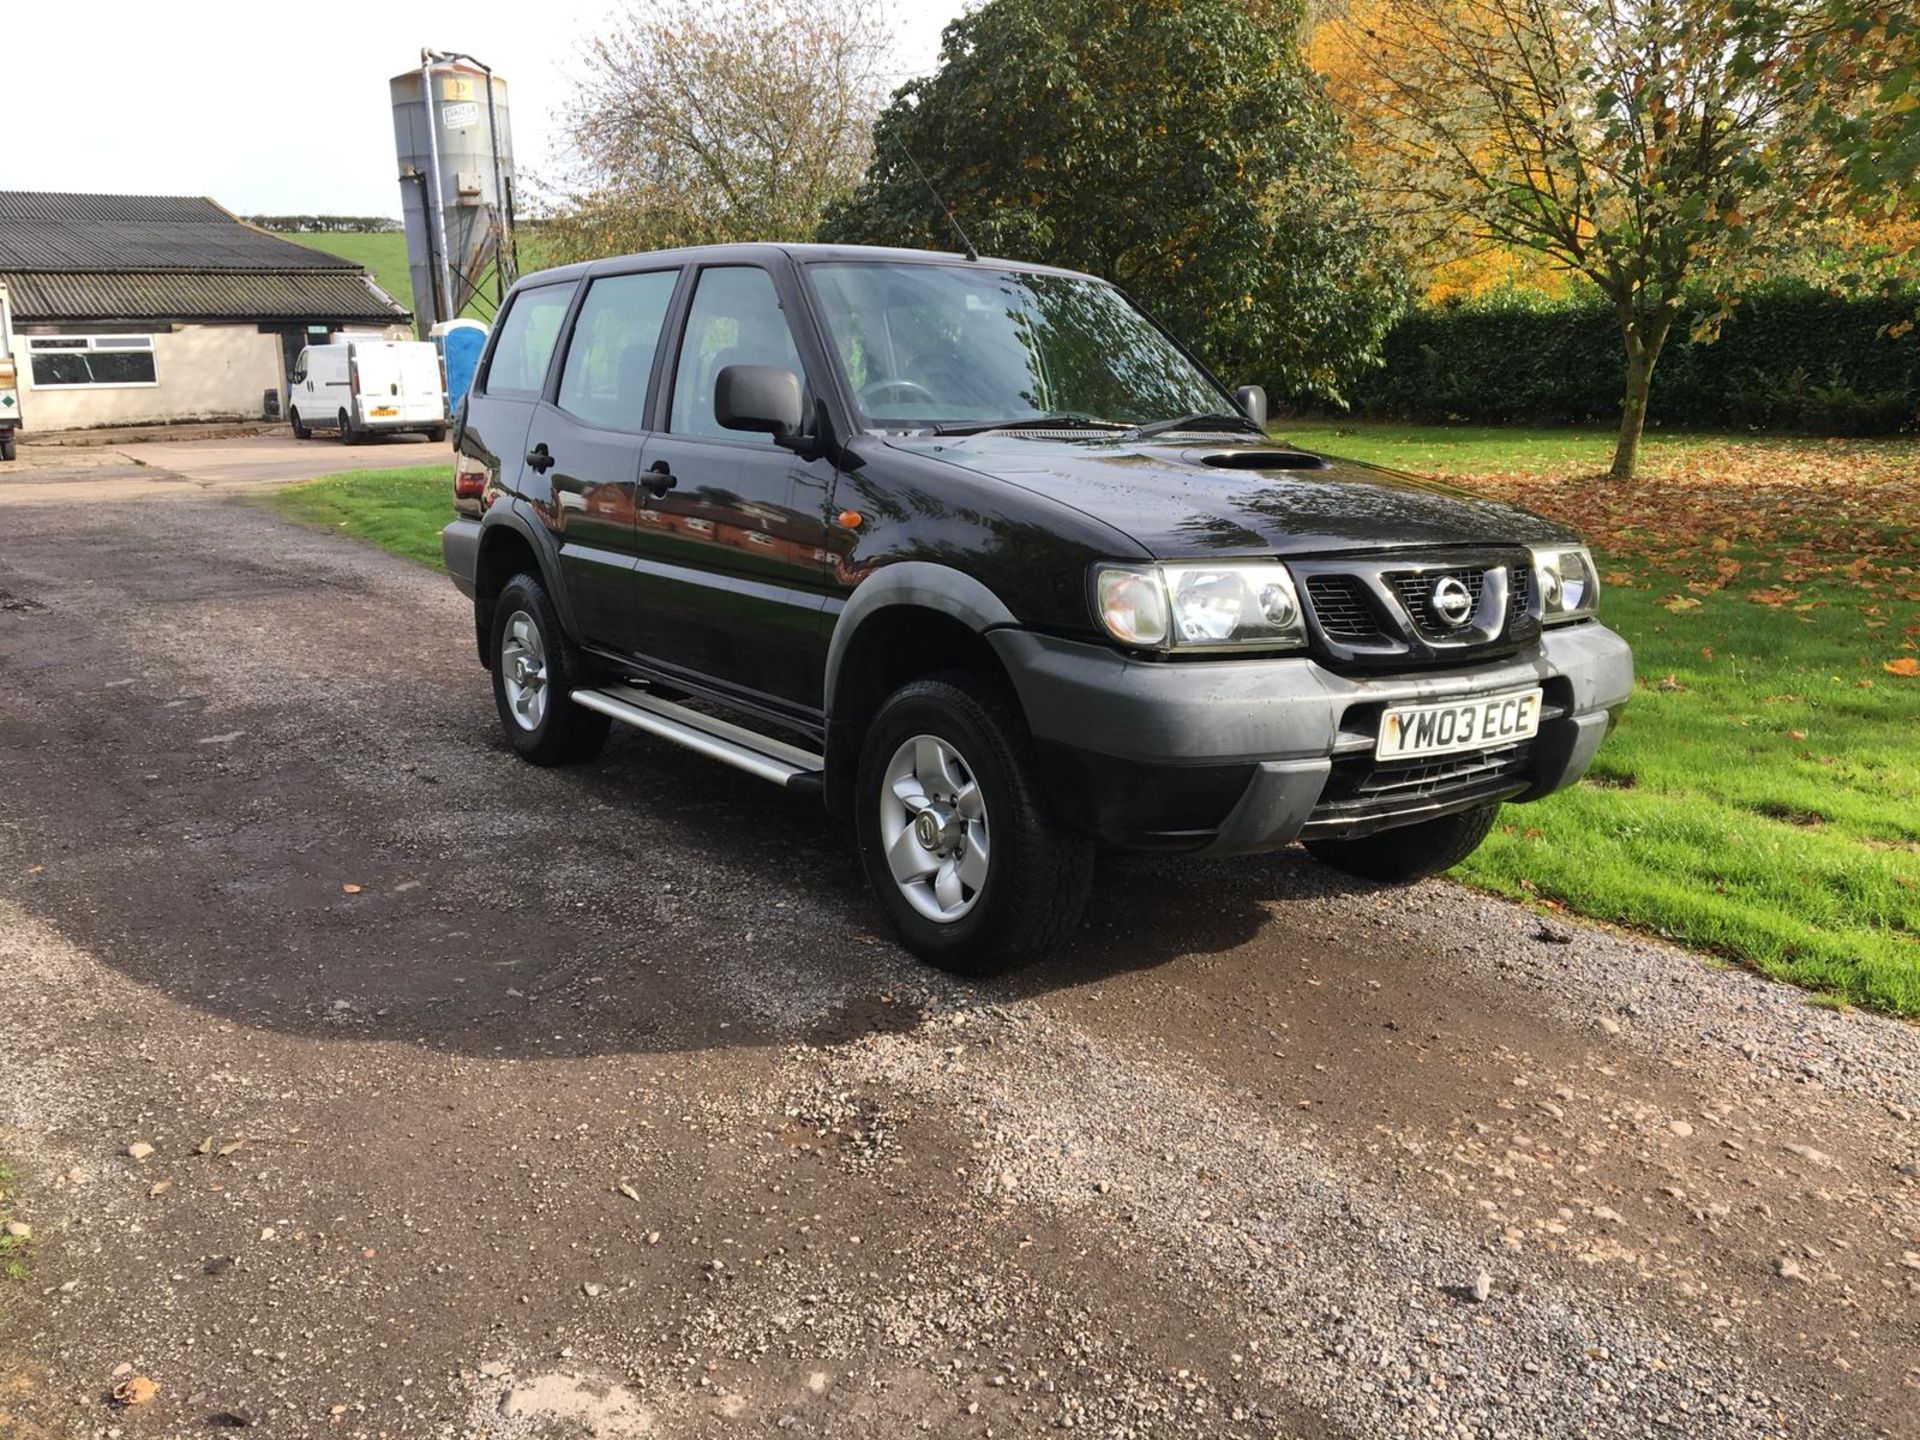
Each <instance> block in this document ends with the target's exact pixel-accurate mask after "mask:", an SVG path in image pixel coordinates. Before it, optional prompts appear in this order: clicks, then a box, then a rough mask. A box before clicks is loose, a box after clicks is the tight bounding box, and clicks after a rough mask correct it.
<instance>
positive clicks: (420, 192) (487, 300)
mask: <svg viewBox="0 0 1920 1440" xmlns="http://www.w3.org/2000/svg"><path fill="white" fill-rule="evenodd" d="M388 88H389V90H390V91H391V93H392V97H393V142H394V150H395V152H396V153H397V154H398V156H399V160H400V203H401V209H402V213H403V214H404V215H405V216H406V225H407V268H408V269H409V270H410V271H411V272H412V275H413V310H414V323H415V326H416V327H417V331H418V333H419V334H420V335H421V336H422V337H423V338H424V337H425V336H426V334H427V332H428V331H429V330H431V329H432V328H433V326H434V325H436V324H438V323H439V322H440V321H442V320H452V319H454V318H456V317H458V316H459V315H460V314H462V313H463V312H464V311H465V310H466V308H467V306H468V304H469V303H470V302H473V301H475V300H478V302H479V304H478V306H477V307H476V308H478V309H479V310H480V311H481V312H482V315H483V318H486V319H489V320H490V319H492V317H493V314H494V312H495V311H496V310H497V309H498V308H499V303H500V300H501V298H502V297H503V296H504V295H505V294H506V293H507V287H508V286H510V285H511V284H512V283H513V280H514V276H515V274H516V273H517V272H518V269H519V266H518V264H517V261H516V257H515V254H514V240H513V213H514V195H513V187H514V171H513V132H512V129H511V126H510V124H509V120H508V110H507V82H506V81H504V80H502V79H501V78H500V77H499V76H497V75H495V74H494V73H493V71H492V70H490V69H488V68H487V67H486V66H485V65H482V64H481V63H480V62H479V61H477V60H475V59H474V58H473V57H472V56H470V55H449V54H442V53H440V52H438V51H432V50H422V51H421V52H420V68H419V69H418V70H409V71H407V72H406V73H405V74H402V75H396V76H394V77H393V79H392V80H391V81H390V82H389V85H388Z"/></svg>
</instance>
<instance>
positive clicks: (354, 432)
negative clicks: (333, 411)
mask: <svg viewBox="0 0 1920 1440" xmlns="http://www.w3.org/2000/svg"><path fill="white" fill-rule="evenodd" d="M364 438H365V437H364V436H362V435H361V433H360V427H359V426H357V425H355V424H354V423H353V416H351V415H349V414H348V413H347V412H346V411H344V410H342V411H341V412H340V441H341V443H342V444H344V445H358V444H359V443H360V442H361V440H362V439H364Z"/></svg>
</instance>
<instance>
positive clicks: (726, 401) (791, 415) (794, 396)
mask: <svg viewBox="0 0 1920 1440" xmlns="http://www.w3.org/2000/svg"><path fill="white" fill-rule="evenodd" d="M713 418H714V419H716V420H718V421H719V422H720V424H721V425H722V426H723V427H725V428H726V429H728V430H754V431H758V432H760V433H762V434H766V435H771V436H773V438H774V439H775V440H784V439H786V438H788V437H789V436H792V435H795V434H798V433H799V430H800V423H801V418H802V417H801V408H800V377H799V376H798V375H796V374H794V373H793V371H791V370H787V369H783V368H782V367H780V366H778V365H729V366H727V367H726V368H725V369H723V370H722V371H721V372H720V374H719V377H718V378H717V379H715V381H714V383H713Z"/></svg>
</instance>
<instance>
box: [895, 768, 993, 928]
mask: <svg viewBox="0 0 1920 1440" xmlns="http://www.w3.org/2000/svg"><path fill="white" fill-rule="evenodd" d="M880 840H881V844H882V845H883V846H884V848H885V852H886V857H887V868H888V869H889V870H890V871H891V872H892V874H893V880H894V883H895V884H896V885H898V886H899V887H900V893H901V894H902V895H904V896H905V897H906V899H907V903H908V904H909V905H911V906H913V908H914V909H915V910H917V911H919V912H920V913H921V914H922V915H924V916H926V917H927V918H928V919H929V920H933V921H937V922H939V923H941V924H950V923H951V922H953V921H955V920H958V919H960V918H961V917H962V916H964V915H965V914H967V912H968V911H970V910H972V909H973V907H974V905H975V904H976V903H977V902H978V901H979V899H980V892H981V891H982V890H983V889H984V888H985V887H986V883H987V857H988V845H989V839H988V829H987V807H986V800H985V798H984V797H983V796H982V795H981V793H980V783H979V781H978V779H977V778H976V777H975V774H974V770H973V767H972V766H971V765H969V764H968V763H967V761H966V758H965V757H964V756H962V755H961V753H960V752H959V750H957V749H956V748H955V747H954V746H953V745H952V743H951V742H949V741H946V740H942V739H940V738H939V737H937V736H933V735H916V736H914V737H913V738H912V739H910V740H907V741H906V742H905V743H903V744H902V745H901V746H900V748H899V749H897V750H895V751H894V752H893V758H892V759H891V760H889V761H888V762H887V768H886V773H885V775H884V776H883V778H882V782H881V790H880Z"/></svg>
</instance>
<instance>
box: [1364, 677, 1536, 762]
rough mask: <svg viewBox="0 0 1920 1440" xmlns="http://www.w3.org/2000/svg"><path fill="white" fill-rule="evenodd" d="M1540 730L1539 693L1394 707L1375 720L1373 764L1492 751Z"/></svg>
mask: <svg viewBox="0 0 1920 1440" xmlns="http://www.w3.org/2000/svg"><path fill="white" fill-rule="evenodd" d="M1539 730H1540V692H1539V691H1538V690H1526V691H1522V692H1521V693H1519V694H1517V695H1485V696H1481V697H1480V698H1479V699H1476V700H1449V701H1446V702H1444V703H1443V704H1438V705H1396V706H1394V707H1393V708H1392V709H1390V710H1388V711H1387V712H1386V713H1385V714H1384V715H1382V716H1381V717H1380V738H1379V739H1378V740H1377V741H1375V742H1374V747H1373V755H1374V758H1375V759H1376V760H1408V759H1412V758H1413V757H1415V756H1418V755H1452V754H1454V753H1456V752H1458V751H1461V750H1491V749H1493V748H1494V747H1496V746H1499V745H1510V744H1512V743H1514V742H1515V741H1518V740H1526V739H1529V738H1530V737H1532V736H1533V735H1536V734H1538V733H1539Z"/></svg>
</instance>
